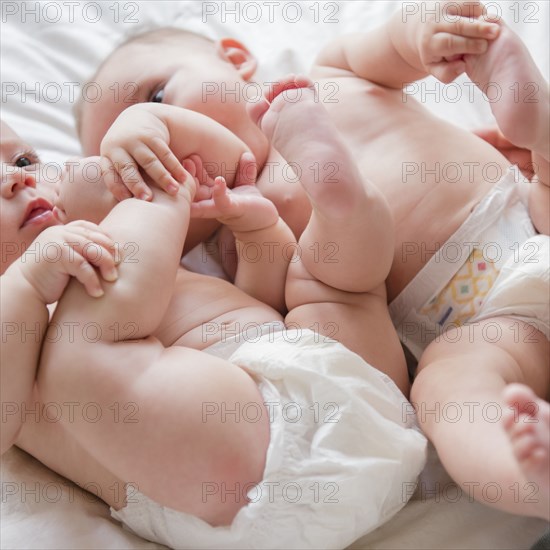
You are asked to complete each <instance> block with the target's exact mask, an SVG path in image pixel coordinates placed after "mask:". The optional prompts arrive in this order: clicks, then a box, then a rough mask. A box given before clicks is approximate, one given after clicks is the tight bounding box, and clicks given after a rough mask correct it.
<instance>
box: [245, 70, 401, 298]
mask: <svg viewBox="0 0 550 550" xmlns="http://www.w3.org/2000/svg"><path fill="white" fill-rule="evenodd" d="M272 95H273V96H274V97H270V99H271V104H261V103H256V104H254V106H253V109H252V110H253V112H252V116H253V117H255V118H256V119H257V120H258V122H259V124H260V127H261V129H262V131H263V132H264V133H265V134H266V135H267V137H268V138H270V140H271V142H272V144H273V146H274V147H275V148H276V149H277V150H278V151H279V152H280V153H281V154H282V155H283V157H284V159H285V160H286V161H287V162H288V163H289V165H290V166H292V167H293V168H294V169H295V170H296V171H297V172H298V175H299V178H300V183H301V184H302V186H303V187H304V189H305V191H306V193H307V195H308V197H309V200H310V202H311V205H312V214H311V218H310V220H309V223H308V225H307V227H306V229H305V230H304V232H303V234H302V236H301V239H300V242H299V245H300V249H301V252H302V261H303V263H304V265H305V267H306V268H307V269H308V271H309V272H310V273H311V274H312V275H313V276H315V277H316V278H317V279H319V280H320V281H322V282H323V283H325V284H327V285H329V286H331V287H334V288H337V289H340V290H344V291H349V292H368V291H371V290H373V289H375V288H377V287H379V286H380V284H382V283H383V282H384V280H385V278H386V276H387V274H388V272H389V268H390V265H391V261H392V257H393V246H394V233H393V223H392V218H391V214H390V211H389V207H388V205H387V204H386V202H385V200H384V198H383V197H382V195H381V194H380V192H379V191H378V190H377V188H376V187H374V186H373V185H372V184H370V182H368V181H366V180H365V178H363V176H362V175H361V173H360V172H359V169H358V168H357V164H356V162H355V161H354V159H353V156H352V155H351V152H350V151H349V149H348V147H347V146H346V144H345V143H344V141H343V139H342V138H341V136H340V134H339V131H338V130H337V129H336V126H335V125H334V123H333V122H332V120H331V118H330V116H329V114H328V112H327V111H326V110H325V108H324V106H323V105H322V104H321V103H319V101H318V98H316V95H315V91H314V87H313V83H312V82H311V81H310V80H309V79H308V78H307V77H301V76H299V77H294V76H290V77H289V78H288V79H286V80H284V81H283V82H281V84H280V85H279V86H277V87H276V88H275V89H274V90H273V94H272Z"/></svg>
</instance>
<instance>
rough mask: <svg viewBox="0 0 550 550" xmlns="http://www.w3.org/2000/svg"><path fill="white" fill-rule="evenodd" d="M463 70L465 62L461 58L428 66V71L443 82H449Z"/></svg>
mask: <svg viewBox="0 0 550 550" xmlns="http://www.w3.org/2000/svg"><path fill="white" fill-rule="evenodd" d="M465 71H466V63H465V62H464V61H463V60H462V59H458V60H456V61H452V62H448V61H443V62H442V63H434V64H432V65H431V66H430V73H431V74H433V75H434V76H435V78H437V79H438V80H440V81H441V82H443V83H444V84H449V83H450V82H452V81H453V80H455V78H457V77H458V76H460V75H461V74H462V73H463V72H465Z"/></svg>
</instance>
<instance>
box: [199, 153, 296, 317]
mask: <svg viewBox="0 0 550 550" xmlns="http://www.w3.org/2000/svg"><path fill="white" fill-rule="evenodd" d="M197 161H198V162H197ZM195 162H196V163H197V164H198V167H197V168H198V171H199V173H200V160H199V159H195ZM199 179H202V181H201V184H202V185H201V187H202V188H204V187H208V188H210V190H211V192H210V198H205V199H203V200H200V201H197V202H194V203H193V204H192V206H191V216H192V217H195V218H204V217H206V218H212V217H214V218H216V219H217V220H218V221H219V222H220V223H223V224H224V225H225V226H226V227H227V228H228V229H229V230H230V231H231V232H232V233H233V235H234V236H235V244H236V249H237V258H238V261H237V272H236V275H235V281H234V283H235V286H237V287H238V288H240V289H241V290H243V291H244V292H246V293H247V294H248V295H250V296H252V297H253V298H256V299H257V300H260V301H261V302H264V303H265V304H268V305H270V306H271V307H273V308H274V309H276V310H277V311H279V312H281V313H286V306H285V282H286V274H287V270H288V265H289V263H290V259H291V258H292V254H293V252H294V250H295V246H296V239H295V237H294V234H293V233H292V231H291V230H290V228H289V227H288V226H287V225H286V223H285V222H284V221H283V220H282V219H281V218H280V217H279V214H278V212H277V209H276V208H275V205H274V204H273V203H272V202H271V201H270V200H268V199H266V198H265V197H263V196H262V194H261V193H260V191H258V189H257V188H256V187H255V186H254V185H240V186H237V187H234V188H233V189H232V190H229V189H228V188H227V185H226V183H225V180H224V179H223V178H221V177H218V178H216V180H215V181H214V180H210V179H209V180H204V179H203V178H199Z"/></svg>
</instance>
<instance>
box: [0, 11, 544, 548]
mask: <svg viewBox="0 0 550 550" xmlns="http://www.w3.org/2000/svg"><path fill="white" fill-rule="evenodd" d="M488 3H490V4H491V5H492V9H493V10H499V11H500V13H501V14H502V16H503V17H504V19H505V20H506V21H507V22H508V23H509V24H510V25H512V26H513V28H514V29H515V31H516V32H518V33H519V34H520V35H521V37H522V38H523V40H524V41H525V42H526V44H527V46H528V48H529V50H530V51H531V53H532V55H533V56H534V58H535V60H536V62H537V64H538V65H539V67H540V69H541V71H542V72H543V74H544V75H545V77H546V78H548V75H549V50H548V48H547V45H548V28H549V22H550V15H549V12H550V10H549V4H548V3H547V2H545V1H542V2H528V1H525V0H522V1H519V2H518V1H506V0H499V1H491V2H488ZM90 4H94V3H93V2H80V4H79V5H78V6H75V7H73V10H74V11H73V13H72V14H71V12H70V10H69V6H68V4H67V3H63V2H40V3H38V2H33V1H30V2H6V1H3V2H2V3H1V10H2V32H1V35H0V40H1V42H0V44H1V46H0V55H1V58H0V59H1V63H0V80H1V82H2V102H1V117H2V118H3V119H5V120H6V121H7V122H8V123H9V124H10V125H12V126H13V127H14V128H15V129H16V131H18V132H19V133H20V134H21V135H22V136H23V137H24V138H25V139H27V140H28V141H29V142H30V143H32V144H33V145H34V146H36V148H37V149H38V151H39V153H40V154H41V155H42V156H43V158H44V159H45V160H46V161H49V162H52V163H62V162H63V161H64V160H65V159H66V158H67V157H68V156H71V155H75V154H78V153H79V145H78V141H77V139H76V135H75V131H74V124H73V118H72V114H71V106H72V104H71V94H70V91H71V90H73V91H75V90H76V91H77V93H78V90H79V88H78V85H79V84H81V83H82V82H84V81H85V80H86V79H87V78H89V77H90V75H91V74H92V73H93V72H94V70H95V69H96V67H97V66H98V64H99V63H100V61H101V60H102V58H103V57H104V56H105V55H106V54H107V53H108V52H109V51H110V50H111V49H112V48H113V46H114V45H115V44H116V43H118V42H119V41H121V40H122V39H123V38H124V37H125V36H128V35H130V34H133V33H136V32H139V31H142V30H144V29H146V28H148V27H152V26H167V25H175V26H183V27H186V28H189V29H191V30H195V31H198V32H204V33H206V34H209V35H210V36H213V37H215V36H224V35H225V36H234V37H236V38H238V39H240V40H242V41H243V42H244V43H246V44H247V45H248V46H249V47H250V48H251V49H252V51H253V52H254V53H255V54H256V55H257V57H258V59H259V61H260V71H259V73H258V75H257V76H258V77H257V81H258V82H268V81H270V80H273V79H274V78H277V77H279V76H281V75H284V74H285V73H287V72H291V71H292V72H303V71H307V69H308V67H309V66H310V65H311V62H312V60H313V58H314V55H315V53H316V52H317V51H318V50H319V49H320V48H321V47H322V45H323V44H325V43H326V42H327V41H329V40H330V39H331V38H332V37H334V36H337V35H341V34H344V33H349V32H355V31H365V30H368V29H369V28H372V27H374V26H376V25H378V24H380V23H381V22H383V21H384V20H386V19H387V17H388V16H389V15H390V14H391V13H392V12H393V11H394V10H395V9H397V8H398V6H399V4H400V2H396V1H386V0H374V1H353V2H352V1H346V2H343V1H338V2H328V1H325V2H320V3H318V2H300V3H299V4H298V5H299V7H300V10H299V11H298V10H297V8H296V7H295V6H288V5H287V4H289V2H285V1H281V2H280V3H279V5H278V6H276V5H273V8H272V9H273V10H274V11H273V16H274V17H273V22H272V23H269V19H270V12H269V7H268V5H267V4H265V3H263V2H261V1H260V2H256V4H257V6H259V8H260V11H257V10H256V8H254V7H248V8H245V7H244V5H245V4H250V3H249V2H241V6H240V8H239V14H240V21H237V19H236V16H235V15H232V12H231V11H230V10H231V8H233V6H232V4H233V2H226V3H225V7H226V14H225V15H226V17H225V21H223V20H222V12H221V4H222V3H219V2H200V1H195V0H191V1H173V2H125V1H122V2H118V3H115V2H113V1H107V2H101V4H100V5H101V12H102V13H101V17H100V18H99V20H98V21H96V22H92V21H93V19H94V18H96V16H97V10H96V8H95V7H94V6H92V7H86V5H90ZM115 4H117V5H115ZM291 4H292V2H291ZM37 5H38V16H37V15H33V10H36V6H37ZM55 5H57V6H58V7H57V8H56V6H55ZM216 5H217V6H218V10H219V11H218V13H217V14H212V15H208V16H207V14H210V13H211V12H212V11H213V10H215V9H216V7H215V6H216ZM245 9H247V10H249V11H244V10H245ZM13 10H17V11H16V13H14V14H11V12H12V11H13ZM86 10H87V11H86ZM94 10H95V11H94ZM233 13H234V12H233ZM58 14H60V15H61V19H60V20H59V21H58V22H55V20H56V18H57V15H58ZM258 14H259V15H260V20H259V21H258V22H253V21H252V20H253V18H255V17H257V15H258ZM24 15H25V17H24ZM117 15H118V23H117V22H116V18H117ZM316 18H317V19H316ZM85 19H87V20H85ZM247 19H248V20H247ZM292 19H296V22H295V23H291V22H290V20H292ZM134 21H136V22H134ZM424 82H425V87H424V90H434V89H438V90H439V91H440V92H441V93H440V94H439V95H440V97H439V98H436V97H434V96H433V95H432V96H429V97H428V98H427V101H426V102H425V103H426V105H427V106H428V108H430V109H431V110H432V111H433V112H435V113H436V114H438V115H440V116H444V117H445V118H447V119H448V120H450V121H453V122H455V123H456V124H459V125H462V126H465V127H467V128H475V127H480V126H485V125H487V124H490V123H492V120H493V119H492V116H491V114H490V110H489V105H488V103H487V101H486V100H485V99H484V98H483V97H482V96H481V94H479V93H477V92H476V94H475V99H474V101H473V102H472V101H471V98H470V95H469V93H470V88H469V87H468V86H467V85H465V84H464V83H465V82H466V80H465V79H460V80H459V81H458V85H457V84H455V85H453V87H452V88H447V89H446V90H447V92H448V93H446V94H445V93H443V89H442V88H441V85H439V84H438V83H437V82H435V81H434V80H433V79H427V80H426V81H424ZM33 90H34V91H35V93H33ZM58 91H60V92H61V95H60V96H59V97H56V95H57V94H58ZM457 93H458V94H459V95H460V97H461V99H460V100H459V101H456V102H454V103H449V102H443V101H442V100H441V97H445V96H446V97H447V98H451V99H452V98H454V97H455V96H456V94H457ZM416 96H417V97H420V92H419V93H417V94H416ZM480 459H483V457H480ZM423 482H424V483H425V485H424V486H423V487H425V488H432V489H434V488H435V489H436V494H433V493H428V492H426V493H425V494H424V495H423V496H420V495H417V496H416V497H413V499H412V500H411V502H409V504H407V506H405V508H404V509H403V510H402V511H401V512H400V513H399V514H398V515H397V516H395V518H393V519H392V520H391V521H390V522H388V523H387V524H385V525H384V526H382V527H380V528H379V529H377V530H376V531H374V532H373V533H371V534H369V535H367V536H366V537H363V538H362V539H361V540H359V541H357V542H356V543H355V544H354V545H353V546H352V548H355V549H359V548H361V549H362V548H375V549H378V548H380V549H383V548H384V549H389V548H392V549H401V548H403V549H405V548H407V549H418V548H425V549H428V548H434V549H435V548H438V549H445V548H468V549H478V548H479V549H482V548H483V549H494V548H502V549H508V548H510V549H518V548H528V547H529V546H530V545H531V544H532V543H533V542H534V541H535V540H536V538H538V536H539V535H540V534H541V533H542V532H543V531H544V529H546V528H547V527H548V524H547V523H545V522H543V521H540V520H535V519H528V518H521V517H517V516H512V515H509V514H504V513H500V512H497V511H495V510H491V509H489V508H486V507H484V506H482V505H480V504H477V503H475V502H471V500H470V499H469V498H468V496H467V495H463V496H462V497H461V498H459V499H458V501H456V502H454V500H455V495H456V492H455V491H454V490H453V488H452V485H451V482H450V479H449V478H448V476H447V474H446V473H445V472H444V471H443V469H442V467H441V465H440V463H439V461H438V459H437V456H436V455H435V453H434V452H433V451H431V452H430V460H429V463H428V466H427V468H426V470H425V472H424V474H423ZM1 494H2V512H1V513H2V521H1V532H0V537H1V538H0V546H1V547H2V548H10V549H11V548H14V549H15V548H56V549H61V548H67V549H69V548H140V549H141V548H162V547H161V546H160V545H156V544H153V543H150V542H147V541H144V540H142V539H139V538H138V537H135V536H133V535H132V534H130V533H128V532H127V531H124V530H123V529H122V528H121V527H120V525H119V524H118V523H117V522H115V521H114V520H112V519H111V518H110V516H109V511H108V508H107V506H106V505H104V504H103V503H102V502H100V501H97V500H94V499H93V498H92V497H91V496H90V495H89V494H88V493H85V492H83V491H82V490H80V489H79V488H78V487H76V486H74V485H73V484H71V483H70V482H68V481H67V480H65V479H64V478H62V477H60V476H58V475H57V474H55V473H54V472H52V471H50V470H49V469H47V468H46V467H44V466H43V465H42V464H40V463H39V462H37V461H36V460H34V459H33V458H32V457H30V456H28V455H27V454H26V453H24V452H22V451H20V450H19V449H15V448H14V449H12V450H10V451H9V452H8V453H6V455H4V457H3V458H2V493H1Z"/></svg>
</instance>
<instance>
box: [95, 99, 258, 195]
mask: <svg viewBox="0 0 550 550" xmlns="http://www.w3.org/2000/svg"><path fill="white" fill-rule="evenodd" d="M246 151H248V148H247V146H246V145H245V144H244V142H242V141H241V140H240V139H239V138H238V137H236V136H235V135H234V134H233V133H232V132H230V131H229V130H228V129H227V128H225V127H224V126H222V125H221V124H219V123H217V122H216V121H214V120H212V119H210V118H208V117H206V116H204V115H201V114H199V113H195V112H193V111H189V110H187V109H182V108H180V107H174V106H172V105H162V104H156V103H142V104H139V105H134V106H132V107H130V108H128V109H126V110H125V111H123V112H122V113H121V114H120V115H119V117H118V118H117V119H116V121H115V122H114V124H113V125H112V126H111V128H110V129H109V131H108V132H107V134H106V136H105V138H104V139H103V141H102V143H101V155H102V157H103V160H102V167H103V176H104V179H105V185H106V186H107V188H108V189H109V190H110V191H111V192H112V193H113V195H115V197H116V198H118V199H119V200H120V199H124V198H129V197H131V196H134V197H137V198H141V199H150V198H151V197H152V193H151V189H150V188H149V186H148V185H146V183H145V181H144V179H143V177H142V175H141V174H140V169H141V170H142V171H143V172H145V173H146V174H147V175H148V176H149V177H150V178H151V180H152V181H153V182H154V183H155V184H156V185H158V186H159V187H160V188H161V189H164V190H165V191H166V192H167V193H169V194H171V195H175V194H176V193H177V192H178V188H179V183H180V182H181V181H182V178H183V177H184V172H185V170H184V169H183V166H182V163H181V161H182V160H183V159H185V158H188V157H190V156H191V155H193V154H196V155H199V156H200V157H201V159H202V160H203V162H204V164H205V167H206V169H207V170H208V172H209V174H210V175H211V176H214V177H215V176H223V177H224V178H225V179H226V181H227V184H228V185H229V187H232V186H233V183H234V179H235V173H236V169H237V165H238V163H239V159H240V158H241V156H242V154H243V153H244V152H246Z"/></svg>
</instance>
